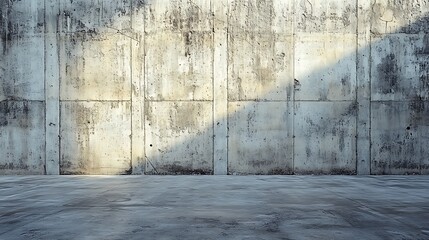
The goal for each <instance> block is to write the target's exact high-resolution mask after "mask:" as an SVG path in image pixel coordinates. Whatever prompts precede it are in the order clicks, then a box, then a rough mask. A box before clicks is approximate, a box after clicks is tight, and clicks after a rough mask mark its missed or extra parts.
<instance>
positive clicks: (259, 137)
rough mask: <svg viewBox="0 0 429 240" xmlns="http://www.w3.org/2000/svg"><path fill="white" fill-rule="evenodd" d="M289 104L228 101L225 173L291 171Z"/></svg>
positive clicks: (285, 172) (286, 172)
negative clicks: (226, 168)
mask: <svg viewBox="0 0 429 240" xmlns="http://www.w3.org/2000/svg"><path fill="white" fill-rule="evenodd" d="M292 107H293V105H292V104H289V105H288V103H286V102H257V103H256V102H233V103H229V105H228V110H229V118H228V129H229V138H228V173H229V174H291V173H293V138H292V135H293V133H292V128H291V127H290V126H291V123H292V114H291V112H292Z"/></svg>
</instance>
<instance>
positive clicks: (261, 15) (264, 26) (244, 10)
mask: <svg viewBox="0 0 429 240" xmlns="http://www.w3.org/2000/svg"><path fill="white" fill-rule="evenodd" d="M228 7H229V11H228V25H229V30H230V31H231V32H233V33H237V32H243V31H249V32H254V33H270V32H272V33H273V32H276V33H282V34H285V35H292V34H293V16H294V15H293V1H283V0H267V1H258V0H250V1H248V0H238V1H229V2H228Z"/></svg>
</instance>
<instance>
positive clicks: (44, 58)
mask: <svg viewBox="0 0 429 240" xmlns="http://www.w3.org/2000/svg"><path fill="white" fill-rule="evenodd" d="M46 1H47V0H44V1H43V32H44V34H43V86H44V87H43V92H44V96H45V104H44V105H45V106H44V108H45V116H44V120H45V124H44V128H45V129H44V131H45V167H44V174H45V175H47V169H46V168H47V160H48V153H47V137H48V134H47V128H46V123H47V119H46V116H47V111H48V110H47V103H48V101H47V95H46V93H47V92H46V33H47V29H46V24H47V23H46Z"/></svg>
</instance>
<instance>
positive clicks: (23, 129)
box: [0, 101, 45, 174]
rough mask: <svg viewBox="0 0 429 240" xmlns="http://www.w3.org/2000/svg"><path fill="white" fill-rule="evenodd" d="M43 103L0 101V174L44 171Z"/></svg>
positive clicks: (41, 172)
mask: <svg viewBox="0 0 429 240" xmlns="http://www.w3.org/2000/svg"><path fill="white" fill-rule="evenodd" d="M44 127H45V120H44V103H43V102H39V101H0V174H44V172H45V169H44V165H45V131H44Z"/></svg>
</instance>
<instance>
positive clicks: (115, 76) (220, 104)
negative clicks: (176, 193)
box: [0, 0, 429, 174]
mask: <svg viewBox="0 0 429 240" xmlns="http://www.w3.org/2000/svg"><path fill="white" fill-rule="evenodd" d="M0 3H1V4H0V174H15V173H17V174H293V173H296V174H428V173H429V150H428V148H427V147H426V145H427V142H428V141H429V139H428V138H429V107H428V106H429V103H428V101H429V20H428V19H429V15H428V14H429V2H427V1H425V0H409V1H394V0H367V1H363V0H353V1H342V2H341V1H333V0H332V1H331V0H329V1H323V0H290V1H284V0H235V1H232V0H220V1H214V0H212V1H206V0H192V1H189V0H175V1H161V0H123V1H112V0H89V1H88V0H60V1H57V0H34V1H33V0H32V1H29V0H28V1H25V0H21V1H18V0H0Z"/></svg>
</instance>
